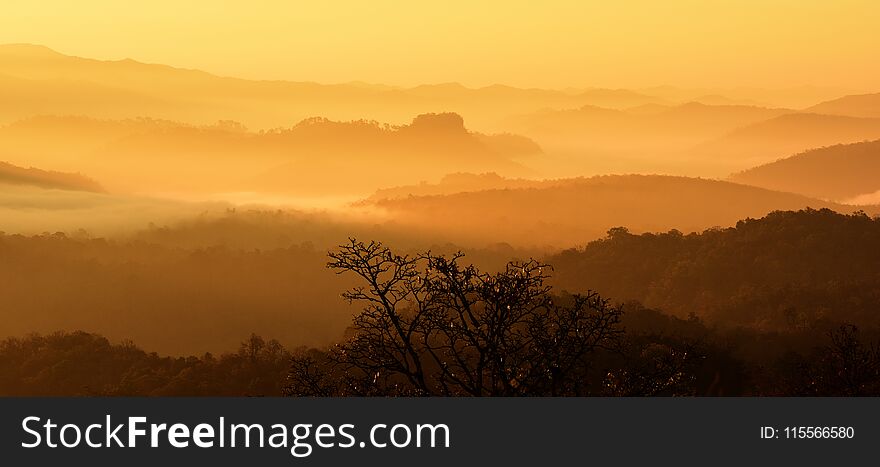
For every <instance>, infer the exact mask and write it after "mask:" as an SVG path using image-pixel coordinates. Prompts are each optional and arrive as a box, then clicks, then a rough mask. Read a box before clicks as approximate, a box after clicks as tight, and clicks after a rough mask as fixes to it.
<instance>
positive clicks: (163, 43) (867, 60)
mask: <svg viewBox="0 0 880 467" xmlns="http://www.w3.org/2000/svg"><path fill="white" fill-rule="evenodd" d="M878 24H880V2H878V1H876V0H835V1H830V0H824V1H815V0H796V1H795V0H784V1H780V0H738V1H713V0H699V1H691V0H663V1H658V0H631V1H616V2H613V1H608V0H602V1H590V0H581V1H548V0H544V1H534V0H532V1H518V0H501V1H497V0H492V1H486V0H484V1H476V0H471V1H459V0H444V1H438V2H426V1H387V0H371V1H333V0H322V1H297V0H247V1H242V0H223V1H217V0H210V1H206V0H151V1H149V2H123V1H118V0H77V1H73V0H40V1H33V0H2V3H0V43H21V42H26V43H35V44H40V45H46V46H48V47H51V48H53V49H56V50H58V51H60V52H62V53H66V54H72V55H80V56H85V57H93V58H101V59H121V58H133V59H136V60H139V61H145V62H154V63H165V64H170V65H174V66H181V67H188V68H199V69H204V70H207V71H211V72H214V73H219V74H224V75H233V76H241V77H247V78H268V79H290V80H297V81H318V82H325V83H333V82H346V81H352V80H362V81H368V82H376V83H389V84H400V85H413V84H420V83H438V82H449V81H458V82H461V83H464V84H467V85H471V86H482V85H489V84H493V83H504V84H510V85H516V86H535V87H555V88H562V87H568V86H573V87H587V86H606V87H638V86H651V85H660V84H674V85H681V86H722V87H724V86H770V87H787V86H795V85H804V84H812V85H825V86H838V87H846V88H850V89H856V90H865V91H877V90H878V89H877V88H878V87H880V86H877V83H880V60H878V51H880V33H878ZM0 73H2V70H0Z"/></svg>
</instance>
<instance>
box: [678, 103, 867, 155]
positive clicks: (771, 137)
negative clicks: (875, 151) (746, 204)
mask: <svg viewBox="0 0 880 467" xmlns="http://www.w3.org/2000/svg"><path fill="white" fill-rule="evenodd" d="M877 138H880V118H859V117H844V116H837V115H820V114H809V113H793V114H786V115H781V116H779V117H775V118H771V119H769V120H766V121H762V122H758V123H753V124H751V125H748V126H745V127H743V128H739V129H737V130H734V131H731V132H730V133H727V134H726V135H724V136H722V137H719V138H716V139H714V140H712V141H709V142H706V143H703V144H701V145H698V146H697V147H695V148H694V149H692V150H691V153H693V154H694V155H696V156H700V157H706V158H712V157H714V158H725V159H730V160H735V161H738V163H739V164H740V166H741V167H743V166H745V167H748V166H749V165H757V164H763V163H766V162H768V161H772V160H775V159H779V158H780V157H786V156H788V155H791V154H796V153H799V152H803V151H806V150H809V149H813V148H817V147H822V146H830V145H834V144H841V143H855V142H859V141H865V140H873V139H877Z"/></svg>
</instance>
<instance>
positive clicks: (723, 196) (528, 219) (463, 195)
mask: <svg viewBox="0 0 880 467" xmlns="http://www.w3.org/2000/svg"><path fill="white" fill-rule="evenodd" d="M397 195H399V193H397ZM374 205H375V206H377V207H380V208H383V209H385V210H387V212H388V213H389V215H391V216H393V218H394V219H395V220H396V221H397V222H400V223H403V224H408V225H414V226H418V227H420V228H423V229H425V230H428V231H431V232H445V233H447V234H448V236H449V237H450V238H452V239H455V240H456V241H459V242H468V241H470V242H502V241H503V242H510V243H512V244H514V245H521V246H522V245H525V246H542V245H543V246H556V247H566V246H568V245H577V244H584V243H586V242H588V241H591V240H593V239H596V238H599V237H601V236H603V235H604V233H605V232H606V231H607V230H608V229H610V228H612V227H617V226H627V227H629V228H631V229H633V230H634V231H637V232H639V231H665V230H669V229H680V230H682V231H685V232H689V231H701V230H704V229H707V228H710V227H715V226H721V227H724V226H731V225H733V224H735V223H736V222H737V221H738V220H740V219H744V218H749V217H760V216H764V215H766V214H767V213H768V212H771V211H776V210H797V209H803V208H806V207H811V208H816V209H818V208H830V209H833V210H835V211H837V212H843V213H849V212H852V211H855V210H856V209H857V208H854V207H852V206H847V205H842V204H835V203H831V202H827V201H821V200H817V199H813V198H808V197H805V196H801V195H796V194H791V193H782V192H778V191H771V190H767V189H763V188H756V187H751V186H746V185H740V184H735V183H730V182H725V181H718V180H707V179H697V178H686V177H672V176H658V175H613V176H599V177H592V178H583V179H570V180H553V181H548V182H544V184H542V185H538V186H533V187H527V188H510V189H488V190H482V191H472V192H460V193H456V194H448V195H433V196H410V197H405V198H402V197H398V198H396V199H386V200H378V201H374ZM865 210H867V211H870V212H875V211H876V209H874V208H865Z"/></svg>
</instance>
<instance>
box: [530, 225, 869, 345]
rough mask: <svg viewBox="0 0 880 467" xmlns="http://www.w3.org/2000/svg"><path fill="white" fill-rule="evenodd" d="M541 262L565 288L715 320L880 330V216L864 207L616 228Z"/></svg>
mask: <svg viewBox="0 0 880 467" xmlns="http://www.w3.org/2000/svg"><path fill="white" fill-rule="evenodd" d="M547 262H548V263H550V264H553V266H554V267H555V275H554V279H553V280H554V285H556V286H557V287H559V288H561V289H565V290H573V291H574V290H582V289H583V288H584V287H589V288H591V289H593V290H597V291H599V292H600V293H602V294H604V295H607V296H609V297H614V299H615V300H619V301H622V302H625V301H630V300H634V301H638V302H640V303H642V304H644V305H645V306H647V307H650V308H656V309H659V310H662V311H664V312H667V313H671V314H674V315H676V316H680V317H687V316H689V315H691V314H694V315H696V316H698V317H699V318H701V319H703V320H705V321H706V322H708V323H710V324H712V325H719V326H723V327H747V328H750V329H754V330H760V331H773V332H792V331H796V330H805V329H810V328H816V327H827V326H835V325H840V324H844V323H850V324H856V325H858V326H860V327H863V328H873V327H878V326H880V313H878V304H880V267H878V265H880V219H878V218H871V217H869V216H867V215H865V214H863V213H855V214H852V215H842V214H838V213H835V212H833V211H830V210H827V209H823V210H810V209H808V210H803V211H797V212H774V213H771V214H769V215H767V216H766V217H764V218H761V219H746V220H743V221H740V222H738V223H737V224H736V226H735V227H731V228H725V229H720V228H717V229H709V230H706V231H704V232H702V233H693V234H688V235H684V234H682V233H681V232H678V231H675V230H673V231H670V232H667V233H661V234H654V233H646V234H641V235H636V234H633V233H630V232H629V231H627V230H626V229H624V228H615V229H611V230H610V231H609V232H608V236H607V237H606V238H604V239H601V240H597V241H594V242H591V243H589V244H588V245H587V246H586V247H584V248H582V249H572V250H568V251H565V252H562V253H560V254H558V255H554V256H551V257H550V258H548V259H547Z"/></svg>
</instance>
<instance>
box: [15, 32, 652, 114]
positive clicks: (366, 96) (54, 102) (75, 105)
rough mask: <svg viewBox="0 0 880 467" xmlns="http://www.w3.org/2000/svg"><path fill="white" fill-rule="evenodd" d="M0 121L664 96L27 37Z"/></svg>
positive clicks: (519, 109)
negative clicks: (339, 77)
mask: <svg viewBox="0 0 880 467" xmlns="http://www.w3.org/2000/svg"><path fill="white" fill-rule="evenodd" d="M0 100H2V102H4V105H3V107H2V108H0V121H3V120H5V121H7V122H10V121H14V120H18V119H22V118H27V117H32V116H34V115H40V114H57V115H69V114H75V115H88V116H91V117H99V118H112V119H120V118H122V119H124V118H135V117H142V116H149V117H153V118H161V119H169V120H179V121H185V122H190V123H196V124H206V123H212V122H214V121H216V120H217V119H232V120H238V121H241V122H243V123H245V124H246V125H248V126H253V127H257V128H271V127H277V126H287V125H290V124H291V123H292V122H296V121H300V120H303V119H305V118H309V117H312V116H316V115H321V116H324V117H327V118H330V119H334V120H357V119H361V118H366V119H374V120H379V121H383V122H391V123H405V122H406V121H408V120H409V119H410V118H411V117H412V115H416V114H421V113H426V112H458V113H460V114H462V115H464V116H465V117H467V118H468V120H469V121H471V122H472V125H474V126H476V127H478V128H480V129H489V130H496V131H497V130H499V129H500V128H497V127H493V125H494V124H496V123H497V122H498V121H500V120H501V119H502V118H503V117H505V116H507V115H512V114H517V113H525V112H531V111H535V110H537V109H540V108H544V107H553V108H566V107H578V106H582V105H587V104H590V105H601V106H606V107H618V108H623V107H630V106H636V105H642V104H648V103H664V102H666V101H665V100H664V99H661V98H657V97H653V96H649V95H646V94H642V93H639V92H636V91H630V90H623V89H588V90H567V91H558V90H545V89H521V88H515V87H510V86H503V85H494V86H487V87H483V88H478V89H473V88H467V87H465V86H462V85H460V84H458V83H446V84H435V85H422V86H416V87H412V88H403V87H395V86H384V85H372V84H366V83H358V82H354V83H348V84H317V83H311V82H293V81H257V80H246V79H238V78H229V77H221V76H216V75H212V74H210V73H206V72H202V71H198V70H188V69H181V68H174V67H170V66H165V65H156V64H147V63H141V62H137V61H134V60H116V61H102V60H93V59H88V58H81V57H72V56H67V55H63V54H60V53H58V52H55V51H53V50H51V49H49V48H46V47H42V46H37V45H28V44H7V45H0Z"/></svg>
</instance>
